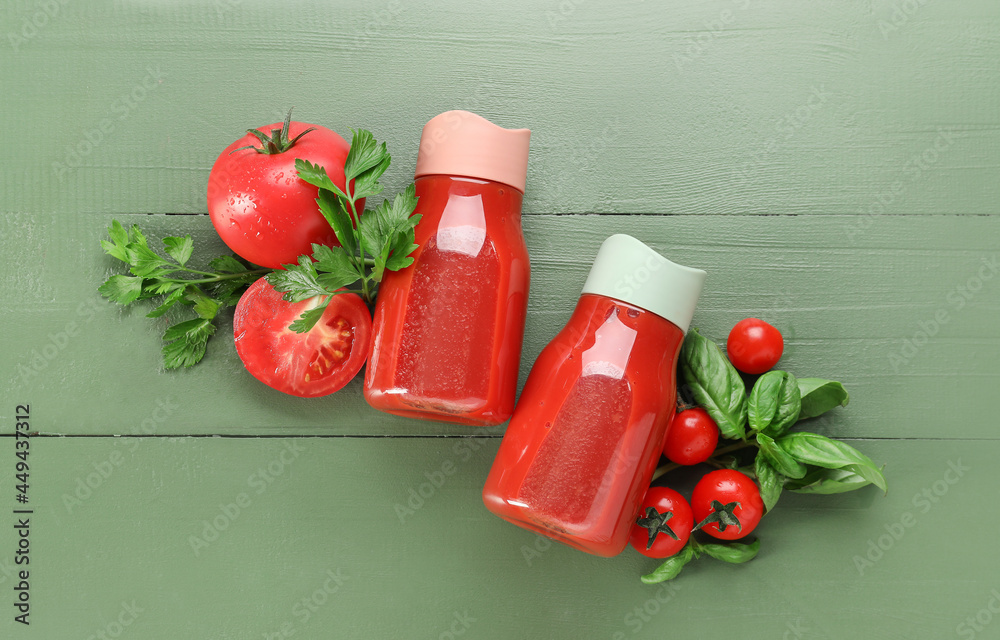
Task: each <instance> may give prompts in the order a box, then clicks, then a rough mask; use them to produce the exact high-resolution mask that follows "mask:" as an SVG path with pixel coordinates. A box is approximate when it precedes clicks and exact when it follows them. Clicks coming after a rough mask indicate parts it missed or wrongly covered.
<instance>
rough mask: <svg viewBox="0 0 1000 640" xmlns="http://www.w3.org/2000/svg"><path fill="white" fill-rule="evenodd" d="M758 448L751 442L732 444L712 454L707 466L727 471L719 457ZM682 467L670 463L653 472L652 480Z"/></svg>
mask: <svg viewBox="0 0 1000 640" xmlns="http://www.w3.org/2000/svg"><path fill="white" fill-rule="evenodd" d="M756 446H757V443H756V442H754V441H752V440H751V441H750V442H737V443H735V444H731V445H729V446H726V447H722V448H720V449H716V450H715V452H714V453H713V454H712V457H711V458H709V459H708V460H706V461H705V464H708V465H711V466H713V467H716V468H719V469H725V468H727V467H726V466H725V465H724V464H722V463H721V462H719V460H718V458H719V456H722V455H725V454H727V453H732V452H733V451H739V450H740V449H746V448H748V447H756ZM682 466H684V465H680V464H677V463H676V462H668V463H667V464H665V465H662V466H660V467H657V468H656V471H654V472H653V478H652V480H656V479H657V478H659V477H660V476H662V475H663V474H665V473H669V472H671V471H673V470H674V469H679V468H680V467H682ZM652 480H650V482H652Z"/></svg>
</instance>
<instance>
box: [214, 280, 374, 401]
mask: <svg viewBox="0 0 1000 640" xmlns="http://www.w3.org/2000/svg"><path fill="white" fill-rule="evenodd" d="M318 304H319V299H318V298H312V299H310V300H305V301H303V302H286V301H285V300H282V299H281V294H280V293H278V292H277V291H275V290H274V287H272V286H271V285H270V283H268V281H267V280H266V279H265V278H261V279H260V280H258V281H257V282H255V283H253V284H252V285H250V288H248V289H247V290H246V293H244V294H243V296H242V297H241V298H240V301H239V303H238V304H237V305H236V312H235V315H234V317H233V335H234V338H235V340H236V352H237V353H238V354H239V356H240V360H242V361H243V366H245V367H246V368H247V371H249V372H250V374H251V375H253V377H255V378H257V379H258V380H260V381H261V382H263V383H264V384H266V385H267V386H269V387H272V388H274V389H277V390H278V391H281V392H282V393H287V394H290V395H293V396H299V397H301V398H315V397H318V396H325V395H329V394H331V393H333V392H334V391H338V390H339V389H341V388H343V387H344V385H346V384H347V383H348V382H350V381H351V379H352V378H353V377H354V376H356V375H357V373H358V371H360V370H361V367H362V366H364V364H365V360H367V359H368V346H369V342H370V340H371V335H372V317H371V313H369V311H368V307H367V306H366V305H365V303H364V301H363V300H362V299H361V297H360V296H358V295H355V294H353V293H338V294H337V295H335V296H333V298H332V299H331V300H330V305H329V306H328V307H327V308H326V311H324V312H323V317H322V318H320V320H319V322H317V323H316V326H314V327H313V328H312V329H311V330H309V331H308V332H306V333H295V332H294V331H291V330H290V329H289V328H288V325H290V324H291V323H292V322H294V321H295V319H296V318H298V317H299V316H300V315H302V312H303V311H308V310H309V309H311V308H315V307H316V305H318Z"/></svg>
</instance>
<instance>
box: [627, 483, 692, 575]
mask: <svg viewBox="0 0 1000 640" xmlns="http://www.w3.org/2000/svg"><path fill="white" fill-rule="evenodd" d="M692 526H694V516H693V515H692V513H691V506H690V505H689V504H688V502H687V500H685V499H684V496H682V495H681V494H679V493H677V492H676V491H674V490H673V489H668V488H667V487H650V488H649V491H647V492H646V497H645V498H643V499H642V510H641V512H640V513H639V515H638V517H637V518H636V523H635V525H633V527H632V532H631V534H630V535H629V542H630V543H631V544H632V547H633V548H634V549H635V550H636V551H638V552H639V553H641V554H642V555H644V556H649V557H650V558H666V557H669V556H672V555H674V554H675V553H677V552H678V551H680V550H681V549H683V548H684V545H686V544H687V541H688V538H690V537H691V527H692ZM671 533H672V534H673V535H671ZM674 536H676V538H675V537H674Z"/></svg>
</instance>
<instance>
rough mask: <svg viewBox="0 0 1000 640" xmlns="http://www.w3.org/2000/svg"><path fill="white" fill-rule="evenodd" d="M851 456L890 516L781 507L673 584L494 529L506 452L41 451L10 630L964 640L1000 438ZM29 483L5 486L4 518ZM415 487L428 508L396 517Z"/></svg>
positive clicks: (846, 499) (295, 442) (857, 503)
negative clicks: (492, 485)
mask: <svg viewBox="0 0 1000 640" xmlns="http://www.w3.org/2000/svg"><path fill="white" fill-rule="evenodd" d="M3 441H4V443H6V444H8V445H9V444H11V441H10V440H9V439H6V438H5V439H3ZM854 444H855V445H857V446H859V447H862V448H863V449H864V450H865V451H867V452H868V453H870V454H871V455H872V457H873V458H874V459H875V460H877V461H880V462H885V463H886V465H887V466H886V473H887V475H888V478H889V483H890V491H889V494H888V496H887V497H881V496H880V495H878V493H877V491H874V490H871V489H868V490H864V491H861V492H857V493H854V494H846V495H842V496H812V497H809V496H792V495H786V496H783V497H782V499H781V502H780V503H779V504H778V507H777V509H776V510H775V511H774V512H773V514H771V515H769V516H767V517H766V518H765V520H764V521H763V522H762V523H761V525H760V526H759V527H758V529H757V533H758V534H759V536H760V539H761V541H762V551H761V553H760V555H759V557H758V558H757V559H755V560H754V561H752V562H751V563H749V564H747V565H744V566H728V565H723V564H721V563H718V562H715V561H713V560H711V559H708V558H705V559H702V560H700V561H698V562H697V563H696V564H693V565H691V566H689V567H688V568H687V569H686V570H685V572H684V573H683V574H682V575H681V576H680V578H679V579H678V580H677V582H676V583H674V585H675V586H674V587H672V588H667V587H663V588H661V587H655V586H645V585H642V584H641V583H640V582H639V575H640V574H641V573H643V572H646V571H649V570H650V569H652V568H653V567H654V566H655V565H656V564H657V563H656V561H653V560H649V559H646V558H642V557H640V556H639V555H638V554H636V553H634V552H633V551H632V550H630V549H629V550H626V552H625V553H623V554H622V555H621V556H620V557H617V558H613V559H602V558H596V557H592V556H588V555H586V554H583V553H581V552H578V551H575V550H572V549H569V548H567V547H563V546H561V545H556V544H553V545H551V546H546V545H545V544H544V543H543V542H541V541H540V540H539V539H538V538H537V537H536V536H535V535H533V534H531V533H528V532H526V531H523V530H521V529H518V528H516V527H514V526H512V525H510V524H508V523H506V522H503V521H501V520H499V519H498V518H496V517H494V516H492V515H491V514H489V513H488V512H487V511H486V510H485V508H484V507H483V506H482V504H481V501H480V497H479V492H480V488H481V486H482V482H483V479H484V477H485V474H486V471H487V469H488V466H489V464H490V461H491V459H492V457H493V455H494V453H495V446H496V443H495V441H483V440H481V439H450V438H447V439H444V438H429V439H420V438H418V439H401V438H388V439H379V440H372V439H352V438H320V439H316V438H313V439H256V438H244V439H218V438H197V439H190V438H189V439H168V438H147V439H141V440H136V439H130V438H36V439H35V440H33V441H32V449H31V451H32V453H31V460H32V465H33V467H32V485H31V494H30V495H31V503H30V506H31V507H33V508H34V509H35V512H34V514H32V515H31V516H30V517H31V522H30V538H29V541H30V565H29V566H28V567H27V568H29V569H30V580H29V582H30V586H31V591H30V593H31V602H32V610H31V617H30V621H31V627H30V629H22V628H20V626H19V625H17V624H16V623H14V622H13V615H12V608H11V604H9V603H8V604H5V605H4V609H5V615H3V616H2V617H0V629H2V631H0V633H2V634H3V635H4V637H15V636H21V635H30V636H31V637H39V638H43V637H44V638H63V637H77V636H79V637H85V636H87V635H90V634H96V633H97V632H98V631H101V630H105V633H106V634H108V635H109V637H110V635H111V634H112V633H115V632H116V629H117V628H116V627H115V626H114V625H115V624H116V623H117V624H120V623H119V622H118V621H119V616H120V615H122V614H123V613H124V614H125V615H124V616H123V617H122V618H121V619H122V620H125V621H128V622H129V624H128V626H127V637H141V638H184V637H198V638H216V639H218V640H230V639H231V640H237V639H239V640H244V639H246V638H262V637H264V638H268V637H272V638H278V637H282V635H273V634H276V633H277V634H281V633H285V634H286V635H285V637H287V632H288V630H292V631H295V632H296V635H295V636H292V637H308V638H320V637H322V638H329V637H353V638H360V637H364V638H401V637H432V638H436V637H449V636H448V635H447V634H448V633H449V632H451V631H455V632H456V633H455V635H467V636H468V637H476V638H552V639H553V640H558V639H561V638H580V637H586V638H615V637H617V638H631V637H636V638H662V637H667V636H670V637H703V636H704V629H705V624H706V622H705V621H706V620H707V619H710V618H712V616H714V615H717V614H718V613H719V612H720V607H721V609H722V611H723V613H724V614H725V616H726V621H727V624H728V625H732V627H733V628H736V629H739V630H740V631H739V635H740V636H741V637H748V638H750V637H753V638H763V637H782V635H785V637H794V636H791V635H789V630H790V629H799V630H800V631H801V632H802V635H801V636H799V637H805V638H844V637H865V638H914V637H934V638H944V637H951V636H953V635H955V634H956V631H957V630H958V629H960V625H962V624H966V622H965V621H966V619H967V618H969V617H972V618H973V619H975V617H976V616H977V614H979V612H980V611H981V610H984V609H985V608H986V607H987V606H988V604H989V602H990V601H991V600H993V601H994V602H995V600H996V591H995V590H996V589H997V584H996V576H997V573H998V570H1000V565H998V558H997V554H996V553H995V550H994V547H993V544H992V541H991V539H990V536H988V535H981V534H979V533H978V532H979V531H995V530H996V529H997V527H1000V511H997V510H996V509H983V508H982V501H983V499H984V497H985V495H986V494H985V493H984V491H985V489H984V488H985V487H996V486H997V483H998V482H1000V472H998V469H997V466H996V464H994V462H995V460H996V458H997V456H1000V441H997V440H990V441H979V442H962V441H948V440H944V441H905V442H870V441H865V442H855V443H854ZM473 449H475V450H474V451H473ZM5 459H6V456H5ZM448 463H450V464H451V466H448ZM442 469H445V470H451V471H452V473H451V474H450V475H445V472H443V471H442ZM955 469H958V470H959V471H955ZM439 473H440V474H441V475H440V476H436V475H435V474H439ZM428 476H430V477H431V478H432V479H433V480H434V481H435V482H437V483H438V484H439V485H440V486H439V487H434V486H432V485H431V484H430V482H431V480H428ZM87 483H90V484H91V485H92V487H88V486H87ZM12 484H13V481H12V477H11V474H8V473H3V474H0V495H3V496H6V498H5V504H10V502H9V501H10V498H11V497H12V496H11V494H12V492H13V488H12ZM678 486H680V485H678ZM81 487H82V488H81ZM682 489H683V487H682ZM88 490H89V493H88ZM411 490H412V491H413V492H419V491H423V492H424V495H425V496H426V497H425V498H422V500H423V504H422V505H421V504H419V503H417V502H414V505H415V506H416V508H415V509H414V511H413V512H412V513H406V512H401V513H403V516H402V521H401V520H400V517H399V515H397V506H396V505H401V506H402V507H405V505H406V503H407V501H408V500H410V499H411V496H412V494H411ZM685 490H686V489H685ZM77 492H79V494H77ZM77 495H79V496H81V497H79V498H78V497H77ZM74 501H78V502H74ZM237 503H240V504H242V505H243V506H242V507H238V505H237ZM237 508H238V512H237ZM407 508H408V507H407ZM970 514H974V519H975V525H974V526H973V525H971V524H970V520H969V519H970V517H973V516H972V515H970ZM11 517H12V516H11V514H10V512H9V511H4V512H3V515H0V524H2V526H0V561H2V562H0V569H2V570H0V586H2V588H3V589H4V590H6V591H7V593H8V594H10V593H13V591H12V589H13V587H14V585H15V578H14V577H13V576H12V575H11V573H12V569H13V568H14V567H15V565H13V564H12V561H13V557H14V550H15V549H16V545H17V541H16V540H17V532H16V530H15V529H14V528H13V526H12V525H13V524H14V523H12V522H11ZM198 538H200V539H201V541H200V542H198V541H197V540H196V539H198ZM206 539H207V541H206ZM879 545H881V548H880V547H879ZM873 548H874V551H872V549H873ZM869 557H870V558H871V559H869ZM858 558H861V559H862V560H863V561H859V560H858ZM865 563H870V564H865ZM859 567H860V568H859ZM331 576H334V577H336V579H333V578H331ZM338 580H339V584H338ZM720 594H725V595H723V596H721V599H720ZM733 594H738V596H736V595H733ZM304 599H305V603H303V600H304ZM309 600H312V604H309ZM720 603H722V604H720ZM129 608H132V609H134V610H136V611H137V615H136V616H135V617H134V619H133V618H132V616H131V615H130V614H129V613H128V609H129ZM310 609H312V610H310ZM140 610H141V611H140ZM307 614H308V617H307ZM456 616H457V618H456ZM456 620H461V622H459V623H458V625H457V626H452V625H454V624H456ZM998 624H1000V621H997V620H996V619H995V616H993V620H992V624H987V625H986V631H985V632H983V633H981V634H980V635H977V637H984V638H985V637H992V635H993V633H994V629H995V628H996V625H998ZM465 626H468V628H467V629H465V628H464V627H465ZM459 631H462V632H464V631H468V633H467V634H464V633H462V634H460V633H458V632H459ZM119 633H120V632H119ZM268 634H272V635H268ZM616 634H617V635H616ZM959 636H960V637H962V634H961V633H959ZM123 637H126V636H125V635H123Z"/></svg>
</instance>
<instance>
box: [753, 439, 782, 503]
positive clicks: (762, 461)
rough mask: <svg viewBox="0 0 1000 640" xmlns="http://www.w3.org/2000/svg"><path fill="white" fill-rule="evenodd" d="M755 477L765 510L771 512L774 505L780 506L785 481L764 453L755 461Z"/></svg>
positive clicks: (758, 453)
mask: <svg viewBox="0 0 1000 640" xmlns="http://www.w3.org/2000/svg"><path fill="white" fill-rule="evenodd" d="M753 470H754V475H756V476H757V484H758V485H760V499H761V500H763V501H764V508H765V509H766V510H767V511H770V510H771V509H773V508H774V505H776V504H778V498H779V497H781V488H782V486H781V485H782V482H783V479H782V477H781V476H779V475H778V472H777V471H775V470H774V467H772V466H771V463H770V462H768V461H767V456H765V455H764V452H763V451H758V452H757V457H756V458H754V461H753Z"/></svg>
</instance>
